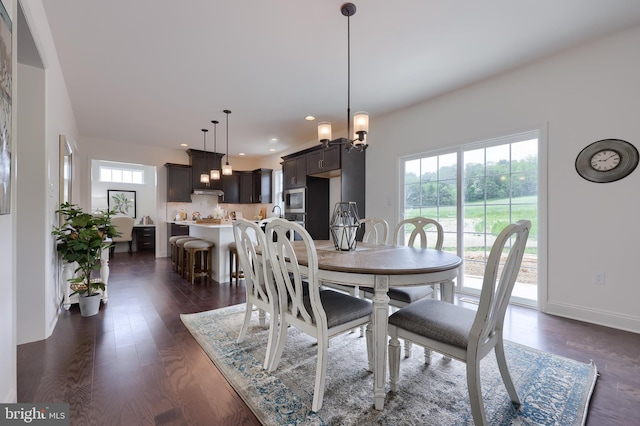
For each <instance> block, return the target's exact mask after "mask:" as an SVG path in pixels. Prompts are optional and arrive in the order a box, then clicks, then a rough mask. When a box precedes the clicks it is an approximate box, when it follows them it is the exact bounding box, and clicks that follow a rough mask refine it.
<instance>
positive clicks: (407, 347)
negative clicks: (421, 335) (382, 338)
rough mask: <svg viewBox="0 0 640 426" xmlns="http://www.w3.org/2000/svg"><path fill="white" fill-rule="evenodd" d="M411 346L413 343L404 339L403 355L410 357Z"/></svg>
mask: <svg viewBox="0 0 640 426" xmlns="http://www.w3.org/2000/svg"><path fill="white" fill-rule="evenodd" d="M412 347H413V343H411V342H410V341H408V340H405V341H404V357H405V358H411V348H412Z"/></svg>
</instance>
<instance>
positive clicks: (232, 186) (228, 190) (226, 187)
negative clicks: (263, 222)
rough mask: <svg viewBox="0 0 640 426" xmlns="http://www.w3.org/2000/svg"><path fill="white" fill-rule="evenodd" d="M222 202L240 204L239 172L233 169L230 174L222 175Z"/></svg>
mask: <svg viewBox="0 0 640 426" xmlns="http://www.w3.org/2000/svg"><path fill="white" fill-rule="evenodd" d="M222 191H223V192H224V195H223V196H222V200H220V202H222V203H228V204H240V172H237V171H234V172H233V173H232V174H230V175H228V176H225V175H223V176H222Z"/></svg>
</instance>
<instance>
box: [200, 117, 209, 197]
mask: <svg viewBox="0 0 640 426" xmlns="http://www.w3.org/2000/svg"><path fill="white" fill-rule="evenodd" d="M208 131H209V130H207V129H202V134H203V135H204V170H203V171H202V173H200V183H204V184H205V185H207V186H209V173H207V132H208Z"/></svg>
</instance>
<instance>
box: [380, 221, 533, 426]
mask: <svg viewBox="0 0 640 426" xmlns="http://www.w3.org/2000/svg"><path fill="white" fill-rule="evenodd" d="M530 229H531V222H530V221H528V220H521V221H519V222H517V223H515V224H511V225H508V226H507V227H506V228H505V229H504V230H503V231H502V232H501V233H500V235H498V238H497V239H496V241H495V243H494V244H493V247H492V248H491V252H490V254H489V258H488V260H487V265H486V268H485V273H484V281H483V283H482V290H481V293H480V302H479V305H478V310H477V312H474V311H473V310H471V309H467V308H463V307H462V306H457V305H454V304H451V303H447V302H444V301H441V300H434V299H428V298H427V299H422V300H420V301H418V302H415V303H412V304H411V305H409V306H407V307H404V308H402V309H400V310H398V311H397V312H395V313H393V314H392V315H391V316H390V317H389V336H390V337H391V339H390V340H389V375H390V386H391V390H392V391H394V392H397V391H398V388H399V382H400V343H399V340H398V339H404V340H405V342H406V341H407V340H410V341H413V342H415V343H416V344H419V345H421V346H424V347H427V348H431V349H432V350H434V351H436V352H440V353H442V354H444V355H446V356H448V357H452V358H455V359H458V360H460V361H462V362H464V363H466V364H467V388H468V390H469V399H470V401H471V412H472V414H473V421H474V423H475V424H476V425H478V426H480V425H485V424H486V416H485V412H484V404H483V403H482V387H481V382H480V361H481V360H482V358H484V357H485V356H486V355H487V354H488V353H489V352H491V350H492V349H495V354H496V359H497V361H498V368H499V370H500V374H501V376H502V380H503V382H504V385H505V387H506V388H507V392H508V394H509V397H510V398H511V401H512V402H513V403H514V404H515V405H516V406H519V405H520V399H519V398H518V394H517V392H516V389H515V387H514V386H513V382H512V381H511V376H510V375H509V369H508V367H507V362H506V359H505V355H504V345H503V339H502V327H503V323H504V315H505V312H506V309H507V305H508V303H509V298H510V297H511V292H512V290H513V286H514V284H515V281H516V278H517V276H518V272H519V271H520V265H521V263H522V256H523V254H524V251H525V247H526V244H527V238H528V236H529V230H530ZM507 246H510V247H509V248H508V252H509V254H508V255H507V258H506V261H505V262H504V264H502V265H501V257H502V254H503V252H504V251H505V248H506V247H507ZM499 273H500V275H499V276H498V274H499Z"/></svg>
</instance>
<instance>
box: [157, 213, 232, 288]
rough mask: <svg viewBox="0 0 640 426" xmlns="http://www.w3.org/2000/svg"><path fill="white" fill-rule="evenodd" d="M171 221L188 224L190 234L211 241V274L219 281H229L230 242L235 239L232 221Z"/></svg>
mask: <svg viewBox="0 0 640 426" xmlns="http://www.w3.org/2000/svg"><path fill="white" fill-rule="evenodd" d="M169 223H176V224H178V225H185V226H188V227H189V235H190V236H192V237H196V238H201V239H203V240H206V241H211V242H212V243H213V251H212V253H211V264H212V267H213V271H212V274H211V276H212V278H213V279H214V280H215V281H217V282H218V283H224V282H229V278H230V277H229V272H230V266H229V257H230V256H229V244H231V243H232V242H233V241H234V238H233V224H232V223H220V224H218V223H196V222H195V221H193V220H176V221H170V222H169Z"/></svg>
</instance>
